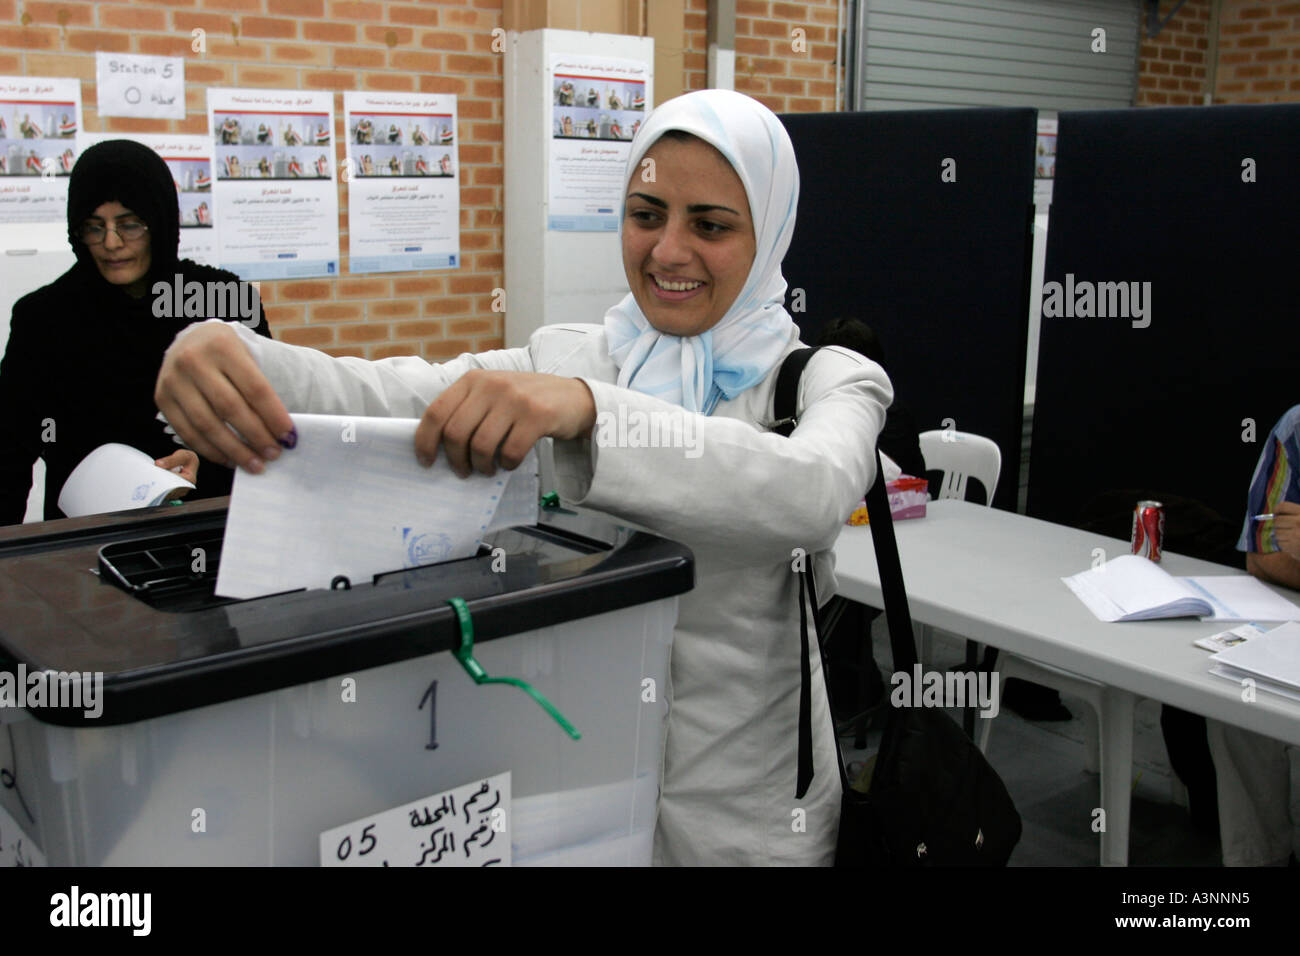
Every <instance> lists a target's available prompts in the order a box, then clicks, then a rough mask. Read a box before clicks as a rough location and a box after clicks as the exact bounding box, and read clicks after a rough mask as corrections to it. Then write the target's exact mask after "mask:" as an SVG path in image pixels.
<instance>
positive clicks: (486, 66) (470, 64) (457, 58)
mask: <svg viewBox="0 0 1300 956" xmlns="http://www.w3.org/2000/svg"><path fill="white" fill-rule="evenodd" d="M500 60H501V57H499V56H498V57H489V56H472V55H470V54H457V53H449V54H447V72H448V73H495V72H496V71H497V70H498V69H500ZM475 94H476V95H482V94H479V93H478V91H477V89H476V90H475Z"/></svg>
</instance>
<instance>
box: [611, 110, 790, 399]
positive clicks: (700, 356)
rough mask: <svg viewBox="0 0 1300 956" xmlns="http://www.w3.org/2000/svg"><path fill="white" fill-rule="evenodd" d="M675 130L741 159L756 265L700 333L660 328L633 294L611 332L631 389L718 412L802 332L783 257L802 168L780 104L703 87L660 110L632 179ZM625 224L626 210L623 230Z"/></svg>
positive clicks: (643, 135) (635, 149) (646, 128)
mask: <svg viewBox="0 0 1300 956" xmlns="http://www.w3.org/2000/svg"><path fill="white" fill-rule="evenodd" d="M668 130H682V131H684V132H687V133H691V134H692V135H694V136H697V137H699V138H700V139H702V140H704V142H706V143H708V144H709V145H710V146H712V147H714V148H715V149H716V150H717V151H718V152H720V153H721V154H722V155H723V156H724V157H726V159H727V161H728V162H729V163H731V166H732V168H733V169H734V170H735V171H736V175H737V176H739V177H740V182H741V184H742V185H743V186H744V187H745V195H746V196H748V197H749V211H750V215H751V216H752V218H753V221H754V239H755V252H754V263H753V265H752V266H751V267H750V270H749V276H748V278H747V279H746V280H745V285H744V287H743V288H742V289H741V290H740V294H739V295H738V296H737V297H736V301H735V302H733V303H732V304H731V307H730V308H729V309H727V312H726V314H725V315H723V317H722V318H721V319H720V320H719V321H718V323H717V324H716V325H715V326H713V328H711V329H708V330H706V331H704V332H701V333H700V334H699V335H690V336H679V335H669V334H665V333H663V332H660V331H659V330H657V329H656V328H655V327H654V326H652V325H651V324H650V322H649V321H648V320H647V319H646V317H645V315H644V313H642V311H641V308H640V306H638V305H637V303H636V299H635V298H633V296H632V295H631V293H629V294H628V295H627V297H626V298H624V299H623V301H622V302H620V303H619V304H618V305H616V306H614V307H613V308H612V309H610V310H609V311H608V312H606V313H605V336H606V338H607V339H608V341H609V354H610V357H611V358H612V359H613V360H614V362H615V364H616V365H618V370H619V371H618V384H619V385H620V386H621V387H623V388H630V389H633V390H634V391H638V392H643V393H645V394H647V395H653V396H655V397H656V398H660V399H663V400H664V401H666V402H671V403H673V404H674V405H680V406H681V407H682V408H685V409H686V410H687V411H691V412H701V413H703V414H705V415H708V414H711V413H712V412H713V409H714V408H715V407H716V406H717V404H718V402H719V401H720V400H722V399H724V398H726V399H732V398H734V397H735V396H737V395H739V394H740V393H741V392H743V391H745V389H747V388H751V387H752V386H754V385H756V384H758V383H759V382H761V381H762V380H763V379H764V378H765V377H766V376H767V375H768V373H769V372H771V371H772V369H773V368H774V367H775V366H776V364H777V362H778V361H779V360H780V358H781V355H782V353H783V352H784V351H785V348H786V345H787V344H788V343H789V341H790V336H791V334H792V333H793V331H794V327H795V326H794V320H793V319H791V318H790V315H789V313H787V312H786V311H785V305H784V303H785V290H786V282H785V277H784V276H783V275H781V260H782V259H784V258H785V253H786V250H787V249H789V248H790V238H791V236H793V235H794V219H795V209H796V208H797V207H798V205H799V167H798V166H797V165H796V163H795V158H794V147H793V146H792V145H791V143H790V137H789V135H788V134H787V133H786V131H785V127H784V126H782V125H781V121H780V120H778V119H777V118H776V114H774V113H773V112H772V111H771V110H769V109H768V108H767V107H765V106H763V105H762V104H761V103H759V102H758V101H757V100H754V99H751V98H750V97H748V96H745V95H744V94H743V93H735V92H732V91H731V90H700V91H698V92H695V93H687V94H686V95H685V96H679V97H676V98H675V99H671V100H669V101H668V102H667V103H664V104H663V105H662V106H660V107H659V108H658V109H656V110H654V111H653V112H652V113H651V114H650V116H649V117H648V118H647V119H646V122H645V124H644V125H642V127H641V129H640V130H638V132H637V136H636V138H635V139H634V140H633V141H632V152H631V155H630V156H629V157H628V165H627V175H626V176H625V178H624V182H625V183H627V182H630V181H631V179H632V176H633V174H634V173H636V172H637V171H638V169H639V167H640V163H641V160H642V158H643V157H644V156H645V154H646V152H647V151H648V150H649V149H650V147H651V146H653V145H654V144H655V142H656V141H657V140H658V139H659V137H661V136H662V135H663V134H664V133H665V132H667V131H668ZM624 205H625V206H626V203H624ZM622 229H623V220H622V216H620V219H619V232H620V235H621V234H622Z"/></svg>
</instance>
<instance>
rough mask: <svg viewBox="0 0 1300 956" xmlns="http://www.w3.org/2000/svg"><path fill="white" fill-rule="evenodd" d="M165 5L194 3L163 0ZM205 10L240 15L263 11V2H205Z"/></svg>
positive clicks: (254, 0) (237, 0)
mask: <svg viewBox="0 0 1300 956" xmlns="http://www.w3.org/2000/svg"><path fill="white" fill-rule="evenodd" d="M162 2H163V3H168V4H172V5H174V6H186V7H189V6H193V3H183V2H178V0H162ZM203 9H205V10H233V11H238V12H240V13H247V12H249V11H260V10H261V9H262V4H261V0H203Z"/></svg>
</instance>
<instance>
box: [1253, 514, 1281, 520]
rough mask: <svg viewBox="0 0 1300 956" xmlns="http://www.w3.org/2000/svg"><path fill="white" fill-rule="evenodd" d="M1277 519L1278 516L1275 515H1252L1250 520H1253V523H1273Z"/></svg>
mask: <svg viewBox="0 0 1300 956" xmlns="http://www.w3.org/2000/svg"><path fill="white" fill-rule="evenodd" d="M1275 517H1276V515H1273V514H1266V515H1251V516H1250V520H1251V521H1272V520H1273V519H1274V518H1275Z"/></svg>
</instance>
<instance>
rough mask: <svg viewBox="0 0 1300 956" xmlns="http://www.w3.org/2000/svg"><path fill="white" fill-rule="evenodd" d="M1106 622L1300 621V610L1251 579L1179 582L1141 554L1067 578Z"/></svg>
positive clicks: (1068, 584)
mask: <svg viewBox="0 0 1300 956" xmlns="http://www.w3.org/2000/svg"><path fill="white" fill-rule="evenodd" d="M1061 580H1062V581H1064V582H1065V585H1066V587H1068V588H1069V589H1070V590H1071V591H1073V592H1074V593H1075V596H1076V597H1078V598H1079V600H1080V601H1082V602H1083V603H1084V604H1085V605H1086V606H1087V607H1088V610H1090V611H1092V613H1093V614H1095V615H1096V616H1097V617H1098V618H1099V619H1100V620H1103V621H1108V622H1110V621H1150V620H1156V619H1159V618H1170V617H1199V618H1200V619H1201V620H1202V621H1296V620H1300V607H1297V606H1296V605H1295V604H1293V603H1292V602H1290V601H1288V600H1287V599H1286V598H1283V597H1280V596H1279V595H1277V594H1275V593H1274V592H1273V591H1270V590H1269V589H1268V588H1267V587H1265V586H1264V585H1263V584H1262V583H1261V582H1259V581H1257V580H1256V579H1255V578H1253V577H1251V576H1250V575H1247V574H1237V575H1221V576H1210V577H1181V578H1180V577H1174V576H1173V575H1172V574H1170V573H1169V572H1167V571H1165V570H1164V569H1163V568H1161V567H1160V566H1159V565H1158V564H1156V563H1154V562H1153V561H1150V560H1149V559H1147V558H1144V557H1141V556H1140V555H1135V554H1126V555H1122V556H1121V557H1118V558H1112V559H1111V560H1110V561H1107V562H1106V563H1105V564H1102V565H1101V566H1099V567H1096V568H1093V569H1091V570H1089V571H1084V572H1082V573H1080V574H1076V575H1073V576H1072V577H1068V578H1061Z"/></svg>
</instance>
